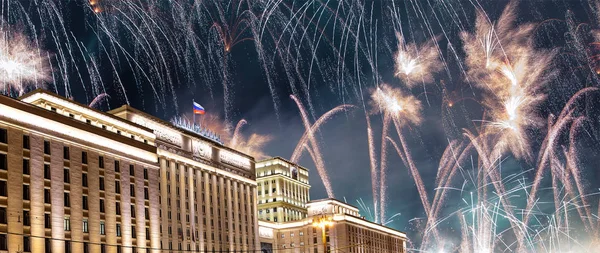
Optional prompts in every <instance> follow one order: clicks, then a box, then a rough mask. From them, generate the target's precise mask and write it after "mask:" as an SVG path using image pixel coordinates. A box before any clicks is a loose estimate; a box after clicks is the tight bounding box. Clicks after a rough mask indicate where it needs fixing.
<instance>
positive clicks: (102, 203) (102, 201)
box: [100, 199, 104, 213]
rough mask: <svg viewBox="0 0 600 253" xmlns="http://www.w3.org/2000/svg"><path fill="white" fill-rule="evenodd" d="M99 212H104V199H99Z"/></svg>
mask: <svg viewBox="0 0 600 253" xmlns="http://www.w3.org/2000/svg"><path fill="white" fill-rule="evenodd" d="M100 212H101V213H104V200H103V199H101V200H100Z"/></svg>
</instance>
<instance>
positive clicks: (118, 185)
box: [115, 180, 121, 194]
mask: <svg viewBox="0 0 600 253" xmlns="http://www.w3.org/2000/svg"><path fill="white" fill-rule="evenodd" d="M115 193H117V194H118V193H121V182H120V181H118V180H115Z"/></svg>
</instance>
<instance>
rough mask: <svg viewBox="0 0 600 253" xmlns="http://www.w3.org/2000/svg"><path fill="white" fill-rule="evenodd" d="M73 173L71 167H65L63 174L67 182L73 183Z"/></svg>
mask: <svg viewBox="0 0 600 253" xmlns="http://www.w3.org/2000/svg"><path fill="white" fill-rule="evenodd" d="M70 174H71V173H69V169H67V168H64V169H63V176H64V180H65V183H71V175H70Z"/></svg>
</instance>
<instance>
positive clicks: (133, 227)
mask: <svg viewBox="0 0 600 253" xmlns="http://www.w3.org/2000/svg"><path fill="white" fill-rule="evenodd" d="M131 238H136V235H135V226H131Z"/></svg>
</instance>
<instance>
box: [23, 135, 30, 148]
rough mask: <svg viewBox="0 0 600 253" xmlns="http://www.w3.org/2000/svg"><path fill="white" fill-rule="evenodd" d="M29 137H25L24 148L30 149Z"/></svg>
mask: <svg viewBox="0 0 600 253" xmlns="http://www.w3.org/2000/svg"><path fill="white" fill-rule="evenodd" d="M29 146H30V145H29V135H23V148H24V149H29Z"/></svg>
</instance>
